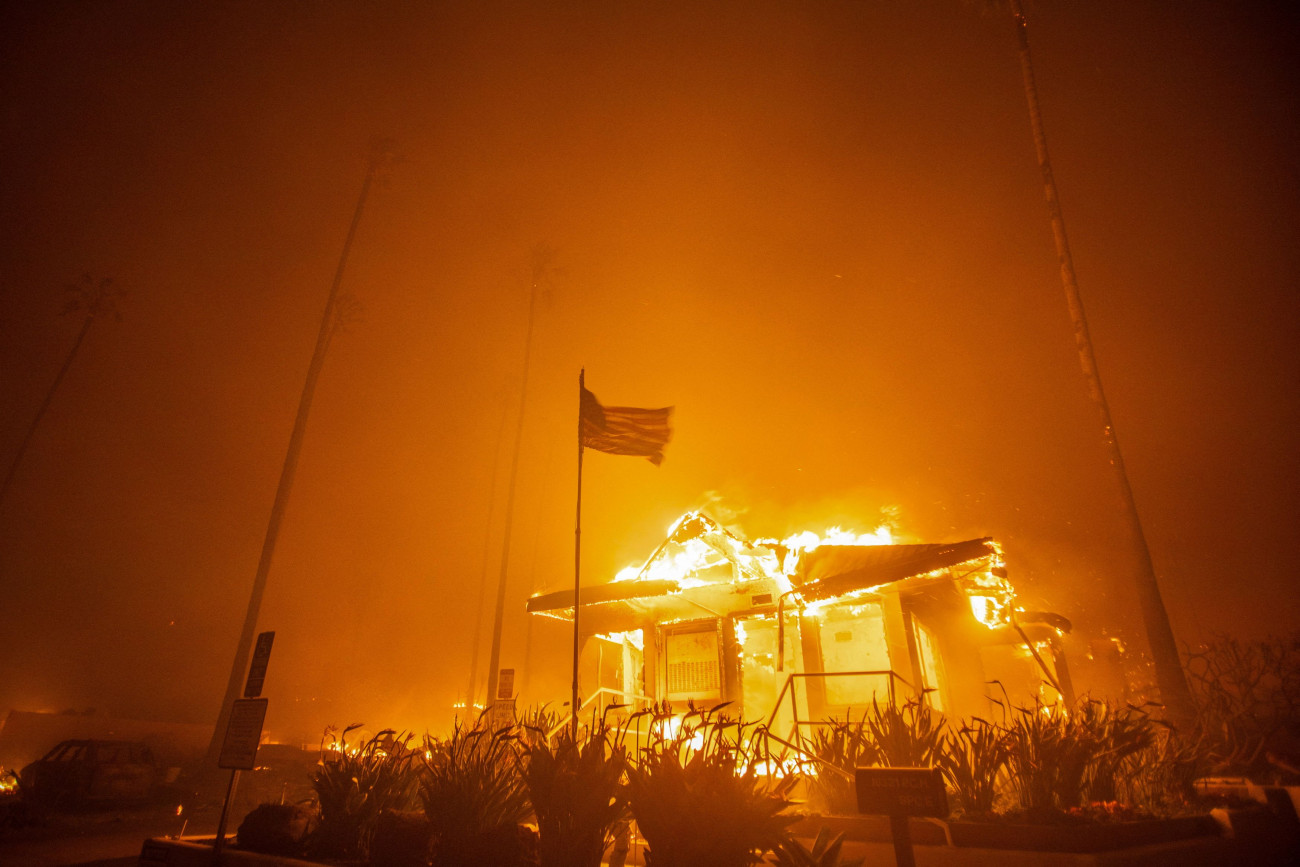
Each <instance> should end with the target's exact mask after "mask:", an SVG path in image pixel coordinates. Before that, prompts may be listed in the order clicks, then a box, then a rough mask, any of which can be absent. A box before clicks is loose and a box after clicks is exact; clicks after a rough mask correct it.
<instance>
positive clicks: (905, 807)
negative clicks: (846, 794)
mask: <svg viewBox="0 0 1300 867" xmlns="http://www.w3.org/2000/svg"><path fill="white" fill-rule="evenodd" d="M854 782H855V783H856V785H857V790H858V812H859V813H867V814H872V815H878V816H879V815H885V816H888V817H889V830H890V832H891V834H892V836H893V838H894V861H895V863H897V864H898V867H915V865H916V859H915V857H914V856H913V854H912V829H911V828H910V827H909V826H908V819H909V818H910V817H912V816H920V817H931V818H935V819H946V818H948V793H947V791H945V790H944V787H943V774H941V773H940V772H939V769H938V768H858V769H857V770H856V772H855V773H854Z"/></svg>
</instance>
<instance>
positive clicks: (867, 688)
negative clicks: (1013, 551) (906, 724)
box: [528, 512, 1071, 731]
mask: <svg viewBox="0 0 1300 867" xmlns="http://www.w3.org/2000/svg"><path fill="white" fill-rule="evenodd" d="M890 541H891V540H889V539H888V538H887V537H884V538H882V537H880V536H873V537H846V538H838V537H835V536H832V537H831V538H830V539H829V540H828V541H823V540H822V539H820V538H819V537H816V536H813V535H812V534H802V535H801V536H796V537H792V538H791V539H787V540H784V541H776V540H760V541H757V542H750V541H748V540H745V539H743V538H741V537H740V536H738V535H737V534H735V533H733V532H731V531H729V530H727V529H725V528H723V527H722V526H720V525H719V524H718V523H716V522H715V521H713V520H712V519H710V518H709V517H708V516H706V515H703V514H701V513H698V512H692V513H689V514H687V515H685V516H683V517H682V518H681V519H680V520H678V521H677V522H676V523H675V524H674V525H673V526H672V527H671V528H670V530H669V534H668V538H667V539H666V540H665V541H664V542H663V544H662V545H660V546H659V547H658V548H657V549H656V550H655V551H654V552H653V553H652V554H651V555H650V557H649V558H648V559H647V561H646V562H645V564H644V565H643V566H641V567H639V568H636V569H632V570H626V571H625V572H624V573H621V574H620V575H619V577H618V578H617V579H615V580H614V581H613V582H611V583H608V584H603V585H598V586H592V587H584V588H583V589H582V596H581V609H580V616H579V629H580V639H581V657H580V685H581V692H582V695H583V696H584V697H586V698H587V703H588V704H591V703H597V704H608V703H622V704H628V705H631V706H638V705H643V704H645V703H648V702H652V701H653V702H662V701H668V702H671V703H673V704H674V705H675V706H680V707H684V706H685V705H686V704H687V703H688V702H694V703H695V704H697V705H713V704H717V703H721V702H730V703H731V708H732V710H734V711H736V712H738V713H739V714H740V715H742V716H743V718H744V719H745V720H746V721H752V722H758V721H762V722H767V721H769V720H771V721H772V722H773V723H774V727H775V728H776V729H778V730H784V731H789V730H791V728H797V727H798V726H799V725H800V724H802V723H804V722H807V721H810V720H819V719H825V718H827V717H831V716H840V717H842V716H844V715H845V714H847V713H848V712H850V711H851V710H853V709H857V710H860V709H861V708H863V707H864V706H865V705H867V704H869V703H870V702H871V701H872V699H873V698H875V699H878V700H880V701H882V702H883V701H886V700H888V699H889V698H890V697H893V698H894V699H896V700H900V701H901V700H904V699H906V698H908V697H911V696H915V695H917V694H918V693H921V694H923V695H924V696H925V700H926V701H928V702H929V703H930V704H931V705H932V706H933V707H934V708H936V709H938V710H941V711H944V712H946V713H950V714H954V715H958V716H966V715H970V714H983V713H987V709H988V706H989V704H988V700H989V699H990V698H995V699H997V700H999V701H1005V699H1006V698H1010V700H1011V701H1012V702H1013V703H1023V702H1025V701H1029V700H1031V699H1032V695H1033V694H1036V693H1037V694H1041V695H1043V697H1044V698H1045V699H1047V700H1053V699H1055V698H1056V697H1057V695H1058V694H1059V695H1064V696H1065V697H1066V698H1070V697H1071V696H1070V692H1071V687H1070V682H1069V673H1068V669H1067V667H1066V664H1065V659H1064V655H1063V653H1062V648H1061V644H1060V641H1059V635H1060V634H1061V633H1062V632H1063V631H1067V630H1068V629H1069V623H1068V621H1066V620H1065V619H1064V618H1062V617H1060V616H1058V615H1054V614H1050V613H1044V612H1026V611H1024V610H1023V609H1020V608H1019V607H1018V606H1017V604H1016V599H1015V593H1014V590H1013V588H1012V585H1011V584H1010V582H1009V581H1008V580H1007V577H1006V568H1005V564H1004V561H1003V559H1002V552H1001V549H1000V548H999V546H998V545H997V543H996V542H995V541H993V540H992V539H987V538H985V539H971V540H967V541H963V542H956V543H951V544H912V545H896V544H890V543H889V542H890ZM573 602H574V600H573V591H572V590H566V591H560V592H556V593H548V594H543V595H539V596H535V597H533V598H532V599H531V600H529V604H528V610H529V611H530V612H533V613H536V614H542V615H548V616H552V617H559V618H562V619H565V620H572V617H573ZM1004 690H1005V694H1004Z"/></svg>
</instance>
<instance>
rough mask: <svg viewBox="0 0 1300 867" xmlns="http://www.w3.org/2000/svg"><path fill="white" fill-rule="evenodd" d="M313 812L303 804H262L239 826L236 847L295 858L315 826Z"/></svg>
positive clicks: (315, 818)
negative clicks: (237, 845) (293, 856)
mask: <svg viewBox="0 0 1300 867" xmlns="http://www.w3.org/2000/svg"><path fill="white" fill-rule="evenodd" d="M316 820H317V814H316V811H315V810H313V809H311V808H309V807H306V806H303V805H302V804H261V805H259V806H257V807H254V808H253V810H252V811H251V812H250V813H249V814H248V815H247V816H245V817H244V821H243V822H240V823H239V831H238V832H236V835H235V839H236V841H237V842H238V844H239V848H241V849H248V850H249V851H251V852H261V853H263V854H266V855H297V854H299V853H301V852H302V849H303V844H304V841H305V840H306V839H307V836H308V835H309V834H310V833H311V831H312V829H313V828H314V827H315V825H316Z"/></svg>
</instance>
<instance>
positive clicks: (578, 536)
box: [569, 368, 587, 743]
mask: <svg viewBox="0 0 1300 867" xmlns="http://www.w3.org/2000/svg"><path fill="white" fill-rule="evenodd" d="M586 376H587V370H586V368H583V369H582V370H580V371H579V372H578V510H577V513H576V515H575V520H574V525H573V691H572V693H571V694H570V696H569V710H570V711H572V714H573V721H572V724H571V731H572V732H573V740H574V742H575V743H576V742H577V740H578V611H579V608H580V606H579V605H578V602H579V599H578V596H579V594H581V593H582V580H581V576H582V395H583V393H584V392H585V391H586V390H587V386H586Z"/></svg>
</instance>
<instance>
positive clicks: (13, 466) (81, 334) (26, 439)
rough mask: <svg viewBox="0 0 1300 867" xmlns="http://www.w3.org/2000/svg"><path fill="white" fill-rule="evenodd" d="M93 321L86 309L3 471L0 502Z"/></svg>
mask: <svg viewBox="0 0 1300 867" xmlns="http://www.w3.org/2000/svg"><path fill="white" fill-rule="evenodd" d="M94 321H95V315H94V313H93V312H90V311H87V313H86V321H85V322H83V323H82V324H81V330H80V331H78V332H77V340H76V342H74V343H73V344H72V348H71V349H69V350H68V356H67V358H65V359H63V366H62V367H60V368H59V373H58V375H57V376H55V377H54V382H52V383H51V384H50V388H49V390H48V391H46V392H45V399H44V400H43V401H41V406H40V408H39V409H37V410H36V415H35V417H34V418H32V423H31V424H30V425H28V426H27V433H25V434H23V441H22V442H20V443H19V444H18V451H17V452H15V453H14V459H13V460H12V461H11V462H10V464H9V471H8V472H7V473H5V480H4V483H3V485H0V503H3V502H4V500H5V497H6V496H8V494H9V487H10V486H11V485H12V484H13V482H14V476H15V475H16V474H17V472H18V465H19V464H21V463H22V461H23V456H24V455H25V454H27V447H28V446H29V445H30V444H31V442H32V436H33V435H35V433H36V428H38V427H40V424H41V419H43V418H45V411H46V410H48V409H49V408H50V404H51V403H52V402H53V401H54V395H55V393H56V392H57V391H58V390H59V385H60V384H62V382H63V377H64V376H66V375H67V373H68V368H70V367H72V362H73V359H75V358H76V357H77V351H78V350H79V349H81V343H82V341H84V340H85V339H86V332H87V331H89V330H90V325H91V323H93V322H94Z"/></svg>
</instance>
